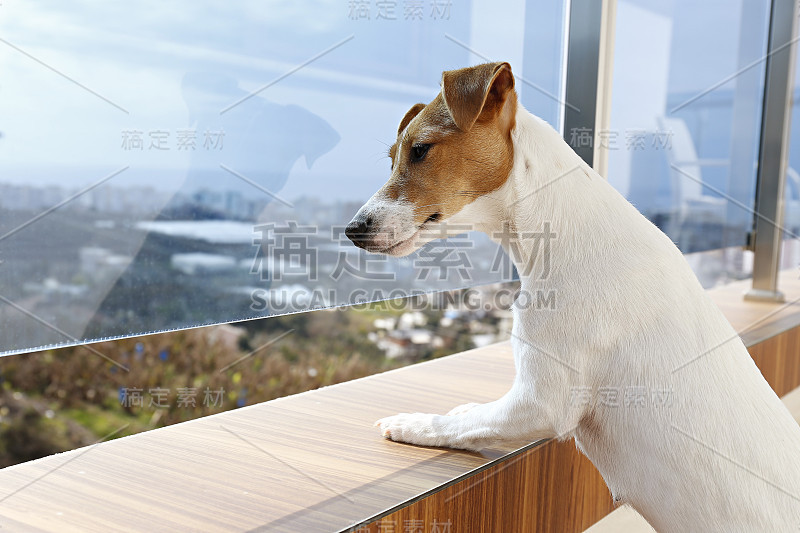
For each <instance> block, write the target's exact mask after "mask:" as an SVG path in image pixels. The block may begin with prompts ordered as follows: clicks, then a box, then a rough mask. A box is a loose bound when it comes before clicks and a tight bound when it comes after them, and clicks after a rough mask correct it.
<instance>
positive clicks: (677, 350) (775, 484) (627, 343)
mask: <svg viewBox="0 0 800 533" xmlns="http://www.w3.org/2000/svg"><path fill="white" fill-rule="evenodd" d="M513 142H514V165H513V169H512V171H511V174H510V176H509V178H508V180H507V181H506V183H505V184H504V185H503V186H502V187H501V188H500V189H498V190H496V191H494V192H492V193H490V194H488V195H485V196H483V197H481V198H479V199H478V200H476V201H474V202H472V203H471V204H469V205H468V206H467V207H465V208H464V209H463V210H462V211H461V212H459V213H457V214H456V215H455V216H453V217H451V218H450V220H449V221H448V222H450V223H457V224H461V223H471V224H474V225H475V226H476V227H477V229H481V230H483V231H485V232H486V233H488V234H489V235H490V236H492V234H493V233H495V232H499V231H501V230H502V227H503V224H504V223H508V222H510V223H511V224H513V228H514V229H515V230H516V231H517V232H526V231H527V232H530V231H540V230H541V229H542V228H543V225H544V224H545V223H546V222H549V223H550V224H551V227H552V231H554V232H555V233H556V234H557V237H556V239H555V240H554V241H553V242H552V245H551V257H550V261H551V264H552V267H551V273H550V275H549V276H548V277H547V278H546V279H543V280H540V279H538V278H539V276H537V275H536V270H535V269H534V270H533V273H532V275H530V276H523V279H522V288H523V290H527V291H529V292H530V293H533V292H535V291H536V290H537V289H547V290H555V291H556V309H534V308H525V309H521V308H519V306H518V305H516V304H515V307H516V308H515V322H514V331H513V333H514V336H513V339H512V344H513V350H514V360H515V363H516V368H517V376H516V379H515V381H514V384H513V386H512V388H511V390H510V391H509V392H508V393H507V394H506V395H505V396H503V397H502V398H500V399H499V400H497V401H494V402H491V403H487V404H482V405H475V404H470V405H467V406H464V407H463V408H456V409H454V411H451V413H450V414H449V415H445V416H442V415H432V414H420V413H417V414H400V415H396V416H391V417H388V418H384V419H382V420H380V421H379V422H378V425H380V427H381V430H382V432H383V434H384V435H385V436H387V437H389V438H391V439H393V440H397V441H402V442H409V443H414V444H420V445H429V446H447V447H454V448H464V449H480V448H483V447H485V446H488V445H490V444H492V443H493V442H496V441H498V440H502V439H517V438H525V439H531V440H533V439H539V438H545V437H560V438H570V437H574V438H575V441H576V443H577V445H578V447H579V448H580V449H581V450H582V451H583V452H584V453H585V454H586V455H587V457H589V459H591V461H592V462H593V463H594V464H595V466H596V467H597V468H598V470H599V471H600V472H601V474H602V475H603V477H604V479H605V480H606V483H607V484H608V486H609V488H610V490H611V492H612V494H613V496H614V498H615V500H617V501H621V502H623V503H628V504H630V505H632V506H633V507H634V508H635V509H636V510H637V511H639V512H640V513H641V514H642V515H643V516H644V517H645V518H646V519H647V520H648V521H649V522H650V524H652V525H653V527H655V528H656V529H657V530H658V531H661V532H673V531H674V532H681V533H685V532H695V531H703V532H707V531H719V532H726V533H728V532H732V531H742V532H745V531H746V532H754V531H798V530H799V529H800V428H798V425H797V424H796V423H795V421H794V420H793V418H792V417H791V415H790V414H789V412H788V411H787V410H786V408H785V407H784V406H783V404H782V403H781V401H780V400H779V399H778V398H777V396H776V395H775V394H774V392H773V391H772V389H771V388H770V387H769V385H768V384H767V382H766V381H765V380H764V378H763V377H762V376H761V374H760V372H759V371H758V368H757V367H756V366H755V364H754V363H753V360H752V359H751V357H750V356H749V354H748V352H747V350H746V349H745V346H744V345H743V344H742V342H741V340H740V339H739V337H738V336H737V334H736V332H735V331H734V329H733V328H732V327H731V325H730V324H729V323H728V321H727V320H726V319H725V317H724V316H723V315H722V313H721V312H720V311H719V309H718V308H717V307H716V306H715V305H714V304H713V302H712V301H711V300H710V299H709V297H708V296H707V295H706V293H705V291H704V290H703V288H702V287H701V285H700V283H699V282H698V281H697V279H696V278H695V276H694V274H693V273H692V271H691V269H690V268H689V265H688V264H687V263H686V261H685V260H684V258H683V256H682V254H681V253H680V251H679V250H678V249H677V248H676V247H675V245H674V244H673V243H672V242H671V241H670V240H669V238H668V237H667V236H666V235H664V234H663V233H662V232H661V231H659V230H658V228H656V227H655V226H654V225H653V224H651V223H650V222H649V221H648V220H647V219H646V218H645V217H643V216H642V215H641V214H640V213H639V212H638V211H637V210H636V209H635V208H634V207H633V206H632V205H631V204H630V203H628V202H627V201H626V200H625V199H624V198H623V197H622V196H621V195H620V194H619V193H617V191H616V190H614V189H613V188H612V187H611V186H610V185H609V184H608V182H607V181H606V180H605V179H603V178H602V177H601V176H599V175H598V174H597V173H596V172H594V171H593V170H592V169H591V168H590V167H588V166H587V165H585V164H584V163H583V162H582V161H581V159H580V158H579V157H578V156H577V155H576V154H575V153H574V152H573V151H572V150H571V149H570V148H569V146H568V145H567V144H566V143H565V142H564V141H563V140H562V139H561V137H560V135H559V134H558V133H557V132H556V131H554V130H553V129H552V128H551V127H550V126H549V125H547V124H546V123H545V122H544V121H542V120H540V119H538V118H537V117H534V116H533V115H531V114H529V113H528V112H527V111H525V110H524V109H523V108H522V107H521V106H519V108H518V112H517V116H516V127H515V130H514V131H513ZM570 170H572V171H571V172H569V173H568V174H566V175H564V173H565V172H567V171H570ZM559 176H561V177H560V178H559V179H556V180H555V181H553V180H554V178H558V177H559ZM639 179H647V176H641V177H639ZM537 189H538V190H537ZM534 191H535V192H534ZM520 243H521V251H522V254H521V255H522V257H516V258H514V257H512V258H513V259H515V261H516V262H517V267H518V270H519V271H520V273H523V272H526V271H528V270H530V269H526V268H525V266H526V264H527V263H528V262H530V261H538V260H539V259H540V257H533V255H534V250H532V249H531V247H530V243H526V241H525V240H524V239H521V240H520ZM538 255H541V254H538ZM714 347H717V348H716V349H713V350H711V349H712V348H714ZM709 350H711V351H710V352H709ZM707 352H708V353H707ZM687 363H688V364H687ZM629 387H644V388H645V389H646V390H647V391H648V394H652V393H654V392H655V391H661V393H662V394H663V395H667V396H669V394H668V391H670V390H671V391H672V394H671V396H669V397H671V399H672V404H671V405H653V402H647V405H646V406H643V407H634V406H625V405H623V402H624V397H623V396H622V395H621V396H620V397H619V398H618V399H619V404H620V405H619V406H618V407H613V406H611V405H603V404H602V402H601V399H602V398H601V396H600V392H601V391H602V390H604V389H606V390H613V389H616V390H618V391H623V390H624V391H627V390H628V388H629ZM585 388H588V389H589V390H591V398H592V399H591V403H589V404H588V405H587V404H586V403H584V402H579V401H575V391H576V390H581V389H583V390H586V389H585ZM606 400H607V398H606ZM606 403H609V402H608V401H606Z"/></svg>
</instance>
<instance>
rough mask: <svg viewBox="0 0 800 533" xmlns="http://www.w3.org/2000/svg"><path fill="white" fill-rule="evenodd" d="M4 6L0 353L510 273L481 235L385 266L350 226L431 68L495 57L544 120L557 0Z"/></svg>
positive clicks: (555, 83) (424, 91)
mask: <svg viewBox="0 0 800 533" xmlns="http://www.w3.org/2000/svg"><path fill="white" fill-rule="evenodd" d="M2 11H3V13H2V14H3V16H2V17H1V18H0V35H2V39H0V62H1V64H2V68H3V84H2V87H0V93H1V94H2V97H0V131H2V138H0V209H1V210H2V211H0V212H1V213H2V216H0V261H2V263H0V321H2V322H1V323H2V324H3V336H2V342H1V343H0V353H3V354H10V353H17V352H21V351H27V350H30V349H33V348H37V347H43V346H48V345H65V344H75V343H81V342H84V341H87V340H92V339H101V338H109V337H119V336H127V335H136V334H142V333H146V332H152V331H161V330H169V329H177V328H185V327H190V326H196V325H203V324H211V323H217V322H229V321H235V320H241V319H248V318H254V317H263V316H268V315H272V314H279V313H287V312H293V311H300V310H307V309H314V308H319V307H325V306H333V305H341V304H345V303H353V302H358V301H366V300H375V299H381V298H388V297H397V296H401V295H407V294H409V293H413V292H420V291H432V290H444V289H452V288H457V287H465V286H472V285H477V284H484V283H489V282H495V281H501V280H506V279H509V278H511V276H512V273H511V269H510V263H509V262H508V261H504V260H502V257H501V252H500V251H499V249H498V247H497V246H496V245H494V244H493V243H491V242H490V241H489V239H488V238H486V237H484V236H483V235H472V234H470V235H467V236H465V238H464V239H462V240H461V241H462V244H461V245H458V243H457V242H456V243H455V244H454V243H453V241H451V242H450V243H449V244H448V248H444V247H443V246H444V245H443V244H442V243H441V242H434V243H431V244H430V245H428V246H427V247H426V248H425V249H423V250H422V251H420V252H419V253H417V254H416V255H415V256H414V257H413V258H411V259H401V260H396V259H391V260H390V259H387V258H385V257H378V256H367V255H365V254H364V252H362V251H360V250H358V249H357V248H355V247H354V246H353V245H352V244H351V243H350V242H349V241H347V240H346V239H345V238H344V236H343V232H342V229H343V226H344V225H345V224H346V223H347V222H348V221H349V220H350V218H351V217H352V215H353V214H354V213H355V211H356V210H357V208H358V207H359V206H360V205H361V204H362V203H363V202H364V201H365V200H366V199H367V198H368V197H369V196H370V195H371V194H372V193H373V192H374V191H375V190H376V189H377V188H378V187H379V186H380V185H381V184H382V183H383V182H384V181H385V179H386V178H387V177H388V172H389V162H388V158H386V157H384V155H385V151H386V146H387V145H388V144H391V142H392V141H393V137H394V134H395V131H396V128H397V124H398V122H399V120H400V118H401V117H402V116H403V115H404V113H405V111H406V110H407V109H408V108H409V107H410V106H411V105H412V104H414V103H416V102H419V101H422V102H428V101H430V100H431V99H432V98H433V97H434V96H435V95H436V93H437V92H438V83H439V79H440V76H441V72H442V71H443V70H447V69H451V68H458V67H463V66H465V65H468V64H472V63H477V62H483V61H485V60H486V59H487V58H492V59H495V58H497V59H504V60H508V61H510V62H511V63H512V66H513V68H514V70H515V72H516V74H517V75H518V76H519V77H518V79H517V87H518V89H519V91H520V93H521V96H522V102H523V104H525V105H526V106H528V108H529V109H530V110H531V111H533V112H535V113H538V114H540V115H541V116H543V117H544V118H546V119H548V120H550V121H551V122H555V120H556V117H558V116H559V115H560V104H558V102H557V100H558V97H557V95H559V94H561V55H562V54H561V50H562V37H563V27H564V9H563V5H562V4H561V3H553V2H544V1H543V0H542V1H533V0H531V1H527V2H526V1H524V0H515V1H512V2H509V3H507V4H505V5H504V9H502V10H499V9H497V8H496V5H495V4H493V3H490V2H488V1H474V2H458V3H455V2H451V1H450V0H424V1H422V0H420V1H413V2H412V1H404V2H398V1H378V0H375V1H374V2H371V1H350V2H290V1H277V0H276V1H271V2H256V1H250V2H239V3H236V4H235V5H233V6H232V5H227V4H226V5H222V4H218V3H212V2H197V1H194V2H188V1H182V2H171V3H164V2H146V3H145V4H142V3H136V4H129V3H102V4H99V3H95V2H88V1H82V2H77V3H74V2H73V3H69V4H50V3H44V2H35V1H33V2H16V3H12V4H9V5H3V6H2ZM523 51H525V53H523ZM529 77H530V79H529Z"/></svg>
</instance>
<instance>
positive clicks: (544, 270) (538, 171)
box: [479, 106, 602, 283]
mask: <svg viewBox="0 0 800 533" xmlns="http://www.w3.org/2000/svg"><path fill="white" fill-rule="evenodd" d="M512 138H513V143H514V165H513V167H512V170H511V172H510V174H509V177H508V180H506V183H505V184H503V185H502V186H501V187H500V188H499V189H497V190H496V191H494V192H492V193H490V194H489V195H487V198H486V199H485V200H484V201H483V202H482V205H481V206H480V209H481V211H482V215H483V216H482V217H481V218H480V220H481V224H480V228H479V229H480V230H481V231H483V232H484V233H486V234H487V235H489V237H491V238H492V239H493V240H494V241H495V242H497V243H498V244H500V245H501V246H502V247H503V249H504V250H505V251H506V253H507V254H508V255H509V257H510V258H511V259H512V261H513V262H514V264H515V266H516V267H517V271H518V272H519V275H520V278H521V279H522V280H523V283H524V282H526V281H531V282H533V281H541V280H542V279H543V277H544V278H546V277H547V276H548V270H549V263H550V261H551V254H554V253H558V254H559V256H561V257H562V258H563V254H564V253H568V252H569V250H565V249H564V248H565V247H566V246H569V247H570V248H575V247H576V246H578V243H577V242H576V241H575V238H577V237H579V235H576V233H577V232H576V231H575V229H576V227H577V226H578V225H579V224H580V221H581V218H582V217H581V215H582V214H580V213H577V214H576V213H571V212H567V211H565V210H564V205H565V204H566V203H565V202H563V201H559V198H562V199H563V198H564V197H574V196H576V195H585V194H587V183H589V181H591V180H593V179H602V178H600V176H599V175H597V174H596V173H595V172H594V171H593V170H592V169H591V168H590V167H589V166H588V165H587V164H586V163H585V162H584V161H583V160H582V159H581V158H580V157H579V156H578V155H576V154H575V152H573V151H572V149H571V148H570V147H569V145H567V143H566V142H564V140H563V139H562V138H561V136H560V135H559V133H558V132H557V131H555V130H554V129H553V128H552V127H551V126H550V125H549V124H547V123H546V122H545V121H543V120H541V119H540V118H538V117H536V116H534V115H532V114H530V113H529V112H528V111H527V110H525V109H524V108H523V107H522V106H519V107H518V110H517V115H516V126H515V128H514V130H513V132H512ZM564 232H567V233H569V234H570V236H571V238H570V239H565V238H561V237H560V236H559V235H560V234H562V233H564Z"/></svg>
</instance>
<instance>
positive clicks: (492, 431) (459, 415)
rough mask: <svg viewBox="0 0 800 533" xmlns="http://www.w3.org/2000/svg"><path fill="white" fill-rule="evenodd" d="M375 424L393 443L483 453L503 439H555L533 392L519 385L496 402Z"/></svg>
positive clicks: (463, 406) (464, 406)
mask: <svg viewBox="0 0 800 533" xmlns="http://www.w3.org/2000/svg"><path fill="white" fill-rule="evenodd" d="M375 425H376V426H378V427H380V429H381V432H382V433H383V436H384V437H386V438H388V439H391V440H394V441H398V442H406V443H409V444H417V445H420V446H441V447H447V448H459V449H464V450H480V449H482V448H485V447H487V446H489V445H491V444H492V443H495V442H498V441H503V440H519V439H530V440H536V439H540V438H546V437H552V436H555V432H554V431H553V429H552V427H553V426H552V424H551V423H549V422H548V417H546V416H545V413H544V410H543V409H542V408H541V406H540V405H538V404H537V402H536V401H535V399H534V398H533V395H532V394H531V391H530V390H528V389H525V390H523V388H522V387H519V386H516V385H515V386H514V387H513V388H512V389H511V390H510V391H509V392H508V393H507V394H506V395H505V396H503V397H502V398H500V399H499V400H497V401H494V402H489V403H484V404H466V405H462V406H459V407H456V408H455V409H453V410H452V411H450V413H448V414H447V415H434V414H425V413H401V414H399V415H395V416H390V417H387V418H382V419H381V420H378V422H376V423H375Z"/></svg>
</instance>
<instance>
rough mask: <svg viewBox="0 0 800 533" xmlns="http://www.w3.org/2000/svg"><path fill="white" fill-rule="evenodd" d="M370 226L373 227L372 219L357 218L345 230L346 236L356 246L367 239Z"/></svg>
mask: <svg viewBox="0 0 800 533" xmlns="http://www.w3.org/2000/svg"><path fill="white" fill-rule="evenodd" d="M370 226H372V217H356V218H354V219H353V220H351V221H350V224H348V225H347V227H346V228H345V229H344V234H345V235H347V238H348V239H350V240H351V241H353V242H354V243H355V244H359V243H360V242H362V241H363V240H364V239H365V238H366V237H367V234H368V233H369V232H370Z"/></svg>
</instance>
